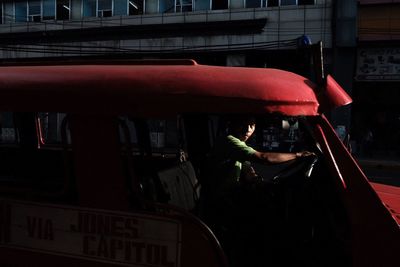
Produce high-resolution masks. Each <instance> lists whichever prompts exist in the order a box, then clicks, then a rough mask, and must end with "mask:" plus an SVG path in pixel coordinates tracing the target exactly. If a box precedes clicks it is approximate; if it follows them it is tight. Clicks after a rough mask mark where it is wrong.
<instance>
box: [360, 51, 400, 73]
mask: <svg viewBox="0 0 400 267" xmlns="http://www.w3.org/2000/svg"><path fill="white" fill-rule="evenodd" d="M355 78H356V80H357V81H400V48H360V49H358V53H357V70H356V77H355Z"/></svg>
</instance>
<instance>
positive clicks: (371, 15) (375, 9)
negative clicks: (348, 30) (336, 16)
mask: <svg viewBox="0 0 400 267" xmlns="http://www.w3.org/2000/svg"><path fill="white" fill-rule="evenodd" d="M356 60H357V64H356V68H355V79H354V91H353V99H354V104H353V129H354V136H355V139H356V140H357V143H358V144H359V148H360V150H361V151H360V152H361V154H364V155H368V156H385V157H397V156H400V105H399V103H398V101H399V99H400V1H399V0H391V1H384V0H360V1H359V10H358V44H357V54H356Z"/></svg>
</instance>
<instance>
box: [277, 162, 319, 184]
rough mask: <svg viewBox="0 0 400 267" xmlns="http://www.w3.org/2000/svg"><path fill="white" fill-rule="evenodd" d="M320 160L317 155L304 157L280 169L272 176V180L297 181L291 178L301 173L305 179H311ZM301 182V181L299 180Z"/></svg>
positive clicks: (280, 182)
mask: <svg viewBox="0 0 400 267" xmlns="http://www.w3.org/2000/svg"><path fill="white" fill-rule="evenodd" d="M317 162H318V156H317V155H310V156H307V157H302V158H299V159H297V160H296V161H294V162H293V163H292V164H289V165H288V166H287V167H285V168H284V169H282V170H280V171H279V172H278V173H277V174H275V176H274V177H273V178H272V181H273V182H274V183H276V184H283V183H285V184H286V183H290V182H294V183H296V181H291V180H292V179H291V178H294V177H297V178H298V176H299V174H302V177H303V178H304V179H310V178H311V176H312V174H313V171H314V167H315V165H316V164H317ZM297 182H300V181H297Z"/></svg>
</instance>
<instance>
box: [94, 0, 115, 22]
mask: <svg viewBox="0 0 400 267" xmlns="http://www.w3.org/2000/svg"><path fill="white" fill-rule="evenodd" d="M97 16H98V17H100V18H103V17H111V16H112V0H98V9H97Z"/></svg>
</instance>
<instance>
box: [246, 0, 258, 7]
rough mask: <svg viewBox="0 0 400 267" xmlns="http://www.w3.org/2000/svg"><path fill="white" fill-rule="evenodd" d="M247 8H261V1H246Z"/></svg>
mask: <svg viewBox="0 0 400 267" xmlns="http://www.w3.org/2000/svg"><path fill="white" fill-rule="evenodd" d="M246 7H247V8H256V7H261V0H246Z"/></svg>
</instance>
